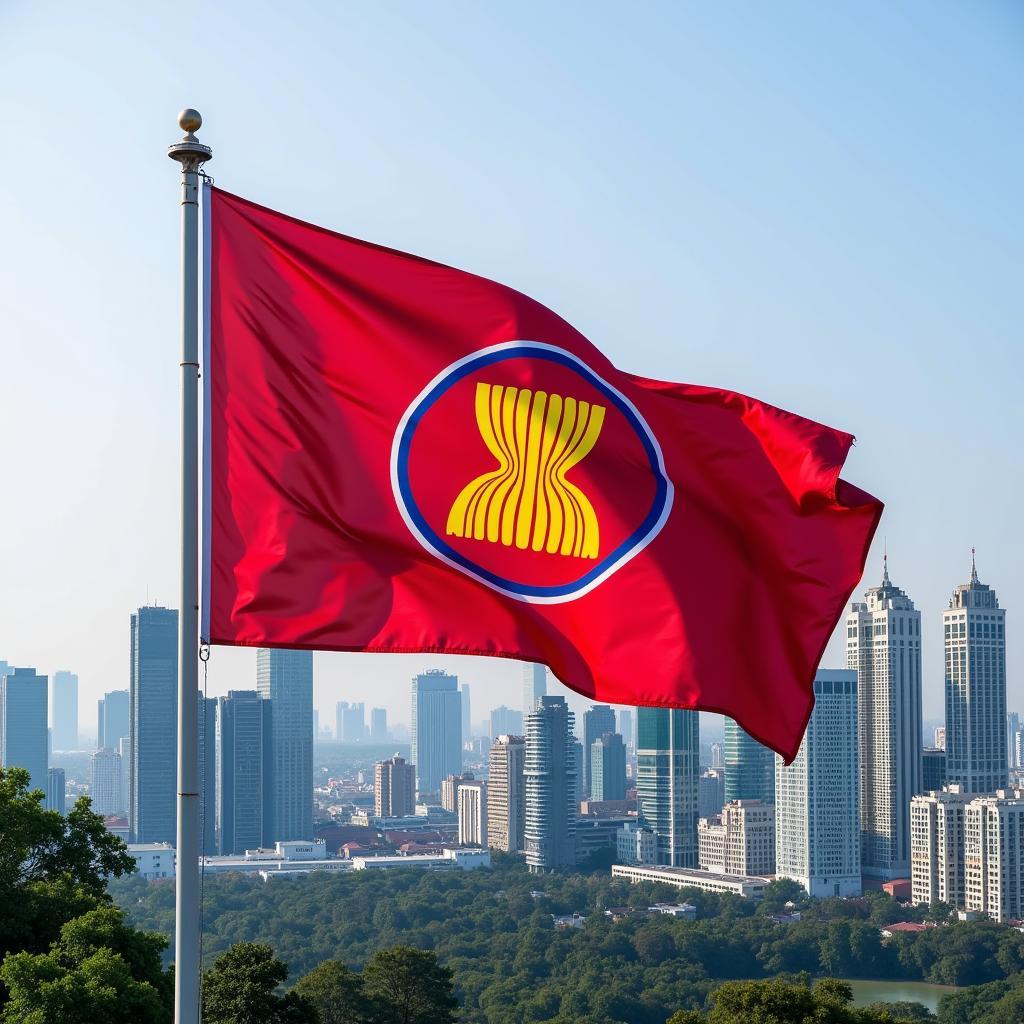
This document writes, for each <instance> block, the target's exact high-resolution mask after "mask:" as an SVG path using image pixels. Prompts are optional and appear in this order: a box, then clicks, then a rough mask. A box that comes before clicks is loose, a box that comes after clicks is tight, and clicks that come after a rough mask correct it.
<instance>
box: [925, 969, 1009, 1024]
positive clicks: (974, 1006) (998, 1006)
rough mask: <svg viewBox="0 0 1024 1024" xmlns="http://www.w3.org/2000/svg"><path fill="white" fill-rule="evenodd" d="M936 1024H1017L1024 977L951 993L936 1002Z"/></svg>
mask: <svg viewBox="0 0 1024 1024" xmlns="http://www.w3.org/2000/svg"><path fill="white" fill-rule="evenodd" d="M938 1020H939V1024H1020V1022H1021V1021H1024V976H1021V975H1016V976H1015V977H1013V978H1011V979H1010V980H1009V981H993V982H990V983H989V984H988V985H978V986H976V987H975V988H968V989H964V990H963V991H960V992H951V993H950V994H949V995H945V996H943V997H942V999H941V1000H940V1001H939V1018H938Z"/></svg>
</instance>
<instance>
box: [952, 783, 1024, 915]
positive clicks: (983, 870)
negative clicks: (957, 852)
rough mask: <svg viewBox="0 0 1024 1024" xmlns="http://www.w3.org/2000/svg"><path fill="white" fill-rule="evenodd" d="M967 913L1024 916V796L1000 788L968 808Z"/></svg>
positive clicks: (965, 823)
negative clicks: (973, 911) (971, 911)
mask: <svg viewBox="0 0 1024 1024" xmlns="http://www.w3.org/2000/svg"><path fill="white" fill-rule="evenodd" d="M963 859H964V909H965V910H976V911H979V912H981V913H983V914H987V915H988V916H989V917H990V918H992V919H993V920H994V921H1018V920H1020V919H1021V918H1022V917H1024V792H1020V791H1013V790H1005V789H1001V790H999V791H997V792H996V793H995V794H994V795H992V796H979V797H975V798H974V799H973V800H972V801H971V802H970V803H969V804H968V805H967V807H966V808H965V809H964V858H963Z"/></svg>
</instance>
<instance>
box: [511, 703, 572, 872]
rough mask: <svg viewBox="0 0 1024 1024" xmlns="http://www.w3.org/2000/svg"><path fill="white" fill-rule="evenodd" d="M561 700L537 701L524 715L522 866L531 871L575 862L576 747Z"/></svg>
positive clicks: (569, 719)
mask: <svg viewBox="0 0 1024 1024" xmlns="http://www.w3.org/2000/svg"><path fill="white" fill-rule="evenodd" d="M573 718H574V716H573V713H572V712H571V711H570V710H569V706H568V704H566V702H565V700H564V698H562V697H539V698H538V700H537V707H536V709H535V710H534V711H533V712H531V713H530V714H529V715H527V716H526V763H525V769H524V773H525V776H526V823H525V827H524V839H525V848H526V863H527V866H528V867H529V869H530V871H532V872H543V871H551V870H553V869H555V868H562V867H572V866H573V865H574V864H575V863H576V820H577V816H578V811H579V802H578V779H577V772H578V765H577V755H576V751H577V750H578V749H579V744H578V743H576V741H575V740H574V739H573V736H572V730H573V724H574V722H573Z"/></svg>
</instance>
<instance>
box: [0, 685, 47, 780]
mask: <svg viewBox="0 0 1024 1024" xmlns="http://www.w3.org/2000/svg"><path fill="white" fill-rule="evenodd" d="M46 691H47V678H46V676H41V675H39V674H38V673H37V672H36V670H35V669H34V668H13V667H8V668H7V669H6V671H5V673H4V675H2V676H0V767H2V768H27V769H28V773H29V788H30V789H41V790H42V791H43V792H44V793H45V792H46V784H47V774H46V767H47V756H46V753H47V730H46Z"/></svg>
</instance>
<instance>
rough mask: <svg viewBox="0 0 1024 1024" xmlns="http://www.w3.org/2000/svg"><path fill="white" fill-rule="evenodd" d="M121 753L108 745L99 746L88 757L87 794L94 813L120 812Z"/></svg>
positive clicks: (121, 802)
mask: <svg viewBox="0 0 1024 1024" xmlns="http://www.w3.org/2000/svg"><path fill="white" fill-rule="evenodd" d="M121 777H122V771H121V755H120V754H119V753H118V752H117V751H116V750H112V749H111V748H110V747H100V749H99V750H97V751H95V752H94V753H93V755H92V758H91V759H90V765H89V796H90V797H91V798H92V809H93V811H94V812H95V813H96V814H101V815H107V814H122V813H123V812H124V799H123V796H122V793H121Z"/></svg>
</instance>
